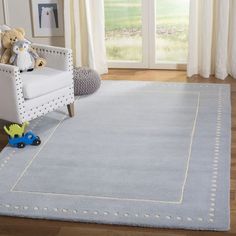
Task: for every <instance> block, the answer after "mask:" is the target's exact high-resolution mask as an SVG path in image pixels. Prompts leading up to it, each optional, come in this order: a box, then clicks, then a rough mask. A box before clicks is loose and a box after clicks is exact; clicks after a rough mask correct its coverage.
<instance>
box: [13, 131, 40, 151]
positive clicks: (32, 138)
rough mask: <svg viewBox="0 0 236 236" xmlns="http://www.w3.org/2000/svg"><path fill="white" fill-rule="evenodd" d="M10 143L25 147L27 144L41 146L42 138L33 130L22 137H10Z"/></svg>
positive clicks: (14, 145)
mask: <svg viewBox="0 0 236 236" xmlns="http://www.w3.org/2000/svg"><path fill="white" fill-rule="evenodd" d="M9 144H10V145H11V146H13V147H18V148H24V147H25V146H26V145H33V146H39V145H40V144H41V140H40V138H39V137H38V136H36V135H34V133H33V132H32V131H29V132H27V133H26V134H24V135H23V136H22V137H18V136H17V135H15V137H14V138H11V137H9Z"/></svg>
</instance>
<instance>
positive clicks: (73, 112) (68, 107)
mask: <svg viewBox="0 0 236 236" xmlns="http://www.w3.org/2000/svg"><path fill="white" fill-rule="evenodd" d="M67 109H68V112H69V116H70V117H73V116H75V109H74V103H71V104H68V105H67Z"/></svg>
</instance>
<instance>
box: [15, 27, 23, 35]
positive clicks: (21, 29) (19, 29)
mask: <svg viewBox="0 0 236 236" xmlns="http://www.w3.org/2000/svg"><path fill="white" fill-rule="evenodd" d="M15 30H16V31H18V32H20V33H21V34H22V35H23V36H25V30H24V29H23V28H16V29H15Z"/></svg>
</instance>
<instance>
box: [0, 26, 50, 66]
mask: <svg viewBox="0 0 236 236" xmlns="http://www.w3.org/2000/svg"><path fill="white" fill-rule="evenodd" d="M18 40H25V30H24V29H22V28H15V29H11V30H6V31H4V32H2V33H1V41H2V47H3V54H2V57H1V60H0V62H1V63H3V64H9V60H10V58H11V54H12V45H13V44H14V43H15V42H16V41H18ZM30 50H32V51H33V49H32V48H31V49H30ZM45 65H46V61H45V59H43V58H40V57H37V59H36V61H35V67H36V68H43V67H44V66H45Z"/></svg>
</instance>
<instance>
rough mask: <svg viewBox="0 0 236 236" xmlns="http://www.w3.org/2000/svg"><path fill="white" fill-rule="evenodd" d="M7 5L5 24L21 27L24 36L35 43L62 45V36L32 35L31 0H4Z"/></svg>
mask: <svg viewBox="0 0 236 236" xmlns="http://www.w3.org/2000/svg"><path fill="white" fill-rule="evenodd" d="M5 1H6V2H7V5H8V10H7V12H6V16H7V21H8V22H7V24H8V25H9V26H11V27H22V28H24V29H25V31H26V38H27V39H29V40H31V41H32V42H35V43H42V44H48V45H53V46H61V47H63V46H64V37H45V38H38V37H37V38H35V37H33V24H32V20H31V19H32V17H31V0H5ZM3 2H4V0H0V24H4V23H5V21H4V15H5V14H4V4H3Z"/></svg>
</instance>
